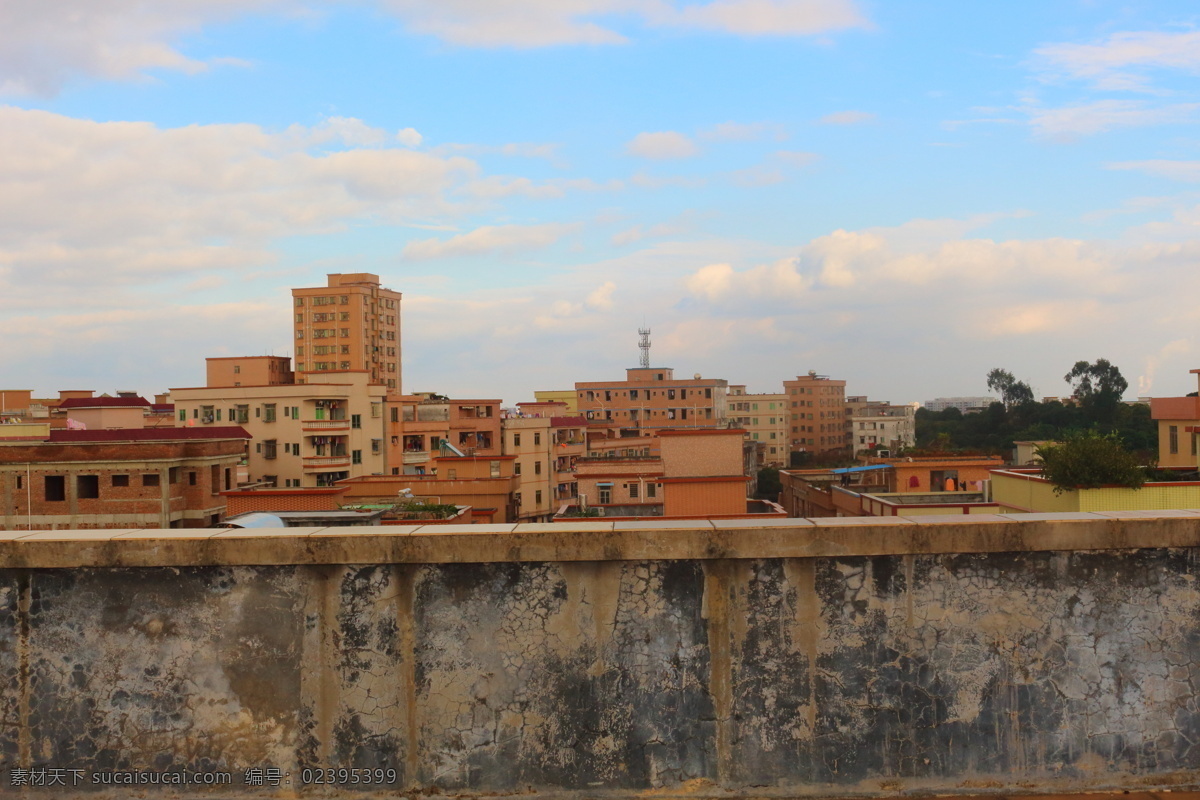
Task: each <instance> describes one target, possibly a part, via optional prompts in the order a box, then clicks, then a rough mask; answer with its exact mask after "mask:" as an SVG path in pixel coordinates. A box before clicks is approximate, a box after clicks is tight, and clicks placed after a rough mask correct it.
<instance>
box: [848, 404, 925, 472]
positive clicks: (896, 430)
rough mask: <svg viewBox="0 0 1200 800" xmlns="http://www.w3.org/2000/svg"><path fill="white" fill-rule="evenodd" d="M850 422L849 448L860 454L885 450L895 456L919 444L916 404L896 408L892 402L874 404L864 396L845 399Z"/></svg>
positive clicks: (855, 453)
mask: <svg viewBox="0 0 1200 800" xmlns="http://www.w3.org/2000/svg"><path fill="white" fill-rule="evenodd" d="M846 413H847V419H848V420H849V421H850V447H851V450H852V452H853V454H854V456H855V457H857V456H858V455H859V454H860V453H869V452H872V451H876V450H885V451H888V452H889V453H893V452H895V451H897V450H899V449H901V448H904V447H915V446H916V443H917V426H916V419H917V417H916V414H917V406H916V404H915V403H913V404H909V405H903V406H894V405H892V404H891V403H889V402H879V401H876V402H871V401H870V400H868V399H867V398H866V397H864V396H853V397H847V398H846Z"/></svg>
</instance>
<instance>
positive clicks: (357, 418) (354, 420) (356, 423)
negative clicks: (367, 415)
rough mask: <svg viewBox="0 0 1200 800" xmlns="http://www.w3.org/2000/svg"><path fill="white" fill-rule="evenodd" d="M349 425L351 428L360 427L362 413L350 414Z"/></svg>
mask: <svg viewBox="0 0 1200 800" xmlns="http://www.w3.org/2000/svg"><path fill="white" fill-rule="evenodd" d="M350 427H351V428H361V427H362V414H351V415H350Z"/></svg>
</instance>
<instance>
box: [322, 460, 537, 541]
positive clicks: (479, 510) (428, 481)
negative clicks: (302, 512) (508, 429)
mask: <svg viewBox="0 0 1200 800" xmlns="http://www.w3.org/2000/svg"><path fill="white" fill-rule="evenodd" d="M515 461H516V457H515V456H502V455H490V456H478V455H477V456H441V457H440V458H439V459H438V462H437V463H438V472H437V474H428V473H427V474H424V475H365V476H361V477H356V478H349V479H347V480H344V481H342V482H340V483H339V484H338V486H339V487H342V486H344V487H346V495H345V497H346V502H348V503H372V502H391V503H394V502H396V499H397V498H398V497H401V496H405V497H407V496H409V495H411V496H412V497H413V498H416V499H419V500H431V501H433V502H435V503H439V504H447V505H459V506H470V507H471V522H473V523H479V524H488V523H499V522H516V521H517V519H518V508H519V506H518V504H517V494H518V493H519V491H520V487H521V479H520V477H518V476H517V475H516V474H514V471H513V463H514V462H515ZM402 493H403V494H402ZM418 524H421V523H418Z"/></svg>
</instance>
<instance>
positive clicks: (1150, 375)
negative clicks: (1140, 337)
mask: <svg viewBox="0 0 1200 800" xmlns="http://www.w3.org/2000/svg"><path fill="white" fill-rule="evenodd" d="M1191 351H1192V343H1191V341H1190V340H1189V339H1175V340H1174V341H1171V342H1167V343H1166V344H1165V345H1163V346H1162V349H1160V350H1159V351H1158V352H1157V353H1155V354H1153V355H1150V356H1147V357H1146V361H1145V364H1144V365H1143V367H1142V374H1141V375H1139V376H1138V379H1137V393H1138V397H1149V396H1150V391H1151V390H1152V389H1153V388H1154V378H1155V375H1156V374H1157V373H1158V368H1159V367H1160V366H1161V365H1162V364H1163V362H1168V361H1171V360H1172V359H1175V360H1179V359H1181V358H1182V357H1183V356H1186V355H1189V354H1190V353H1191Z"/></svg>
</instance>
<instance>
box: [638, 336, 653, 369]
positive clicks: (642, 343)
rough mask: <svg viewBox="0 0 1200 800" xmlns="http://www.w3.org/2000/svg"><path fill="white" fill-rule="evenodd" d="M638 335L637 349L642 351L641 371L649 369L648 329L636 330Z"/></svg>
mask: <svg viewBox="0 0 1200 800" xmlns="http://www.w3.org/2000/svg"><path fill="white" fill-rule="evenodd" d="M638 333H639V334H640V335H641V338H640V339H639V340H638V347H639V348H640V349H641V351H642V361H641V364H642V369H650V329H649V328H638Z"/></svg>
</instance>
